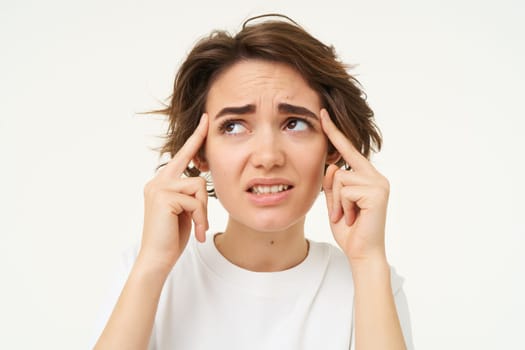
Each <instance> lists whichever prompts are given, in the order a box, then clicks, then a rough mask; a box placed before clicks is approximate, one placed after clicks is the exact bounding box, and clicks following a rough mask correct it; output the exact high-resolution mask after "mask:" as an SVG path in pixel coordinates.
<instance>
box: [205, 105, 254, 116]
mask: <svg viewBox="0 0 525 350" xmlns="http://www.w3.org/2000/svg"><path fill="white" fill-rule="evenodd" d="M254 112H255V105H244V106H239V107H224V108H223V109H221V110H220V111H219V113H217V115H216V116H215V119H218V118H220V117H222V116H223V115H228V114H236V115H243V114H248V113H254Z"/></svg>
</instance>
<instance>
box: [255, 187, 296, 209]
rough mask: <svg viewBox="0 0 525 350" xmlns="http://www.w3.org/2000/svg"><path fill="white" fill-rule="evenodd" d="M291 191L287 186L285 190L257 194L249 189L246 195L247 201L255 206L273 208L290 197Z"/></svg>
mask: <svg viewBox="0 0 525 350" xmlns="http://www.w3.org/2000/svg"><path fill="white" fill-rule="evenodd" d="M274 186H278V185H274ZM292 190H293V186H288V187H287V189H286V190H282V191H278V192H268V193H258V192H254V191H252V189H250V190H248V191H247V192H246V193H247V195H248V198H249V200H250V201H251V202H252V203H253V204H255V205H257V206H273V205H278V204H281V203H283V202H284V201H285V200H286V199H287V198H288V197H289V196H290V194H291V192H292Z"/></svg>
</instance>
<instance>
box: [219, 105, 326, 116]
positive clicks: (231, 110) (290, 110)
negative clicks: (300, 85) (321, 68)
mask: <svg viewBox="0 0 525 350" xmlns="http://www.w3.org/2000/svg"><path fill="white" fill-rule="evenodd" d="M277 108H278V110H279V112H280V113H286V114H297V115H301V116H304V117H309V118H313V119H319V117H318V116H317V115H316V114H315V113H314V112H312V111H310V110H309V109H307V108H305V107H302V106H296V105H292V104H289V103H279V105H278V107H277ZM255 111H256V107H255V105H253V104H248V105H244V106H238V107H237V106H235V107H224V108H223V109H221V110H220V111H219V113H217V115H216V116H215V119H218V118H220V117H222V116H224V115H228V114H234V115H243V114H249V113H255Z"/></svg>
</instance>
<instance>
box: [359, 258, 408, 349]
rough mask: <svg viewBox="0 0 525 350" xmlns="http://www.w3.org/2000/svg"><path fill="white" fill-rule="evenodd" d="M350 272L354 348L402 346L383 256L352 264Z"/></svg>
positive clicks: (395, 347) (387, 269)
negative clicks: (351, 280) (353, 318)
mask: <svg viewBox="0 0 525 350" xmlns="http://www.w3.org/2000/svg"><path fill="white" fill-rule="evenodd" d="M352 274H353V278H354V286H355V296H354V304H355V341H356V349H359V350H361V349H406V346H405V341H404V338H403V332H402V330H401V325H400V322H399V318H398V315H397V310H396V305H395V302H394V295H393V293H392V286H391V283H390V266H389V265H388V263H387V262H386V259H385V260H384V261H381V259H377V260H375V261H369V262H361V263H360V264H357V265H356V264H354V265H352Z"/></svg>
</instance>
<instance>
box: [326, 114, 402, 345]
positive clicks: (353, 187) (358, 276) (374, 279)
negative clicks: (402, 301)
mask: <svg viewBox="0 0 525 350" xmlns="http://www.w3.org/2000/svg"><path fill="white" fill-rule="evenodd" d="M320 114H321V121H322V126H323V130H324V131H325V133H326V135H327V136H328V138H329V139H330V141H331V142H332V144H333V145H334V147H335V148H336V149H337V151H338V152H339V153H340V155H341V156H342V157H343V159H344V160H345V162H346V163H347V164H349V165H350V166H351V168H352V170H351V171H347V170H342V169H339V167H337V166H336V165H333V164H332V165H330V166H329V167H328V168H327V170H326V176H325V179H324V182H323V190H324V192H325V196H326V202H327V206H328V212H329V215H330V227H331V229H332V233H333V234H334V238H335V240H336V242H337V243H338V244H339V246H340V247H341V249H342V250H343V252H344V253H345V255H346V256H347V258H348V261H349V262H350V265H351V267H352V274H353V279H354V288H355V299H354V304H355V342H356V349H358V350H366V349H396V350H397V349H406V346H405V341H404V339H403V333H402V330H401V326H400V323H399V318H398V316H397V310H396V305H395V302H394V296H393V293H392V287H391V281H390V266H389V265H388V262H387V259H386V253H385V222H386V208H387V203H388V195H389V190H390V188H389V186H390V185H389V183H388V181H387V180H386V178H384V177H383V176H382V175H381V174H380V173H379V172H377V170H376V169H375V168H374V167H373V166H372V164H370V162H369V161H368V160H367V159H366V158H365V157H364V156H363V155H361V153H359V151H358V150H356V149H355V147H354V146H353V145H352V143H351V142H350V141H349V140H348V139H347V138H346V137H345V136H344V134H342V133H341V132H340V131H339V130H338V129H337V127H336V126H335V125H334V124H333V122H332V121H331V120H330V117H329V116H328V113H327V112H326V110H324V109H323V110H321V113H320Z"/></svg>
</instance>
